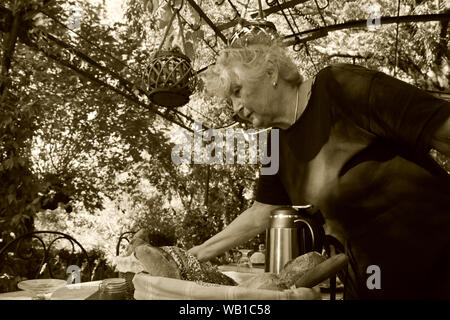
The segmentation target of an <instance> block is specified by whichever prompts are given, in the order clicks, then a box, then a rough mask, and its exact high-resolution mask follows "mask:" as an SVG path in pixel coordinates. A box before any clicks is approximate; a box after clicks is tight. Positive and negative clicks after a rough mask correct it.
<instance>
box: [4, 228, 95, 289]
mask: <svg viewBox="0 0 450 320" xmlns="http://www.w3.org/2000/svg"><path fill="white" fill-rule="evenodd" d="M46 235H54V237H53V238H52V239H46V238H45V236H46ZM64 239H65V240H67V241H69V243H70V246H71V248H72V251H71V253H70V255H71V256H74V255H75V248H76V247H78V248H79V249H81V253H82V259H81V260H79V261H77V263H78V265H75V264H74V265H70V266H68V268H67V269H66V270H65V272H66V276H67V278H66V279H69V276H70V277H72V278H71V280H72V281H73V280H76V279H75V278H74V277H75V276H76V274H74V272H75V273H76V272H77V271H81V272H82V273H79V274H78V275H79V280H80V281H83V280H82V279H85V280H87V281H90V280H91V277H92V267H91V261H90V259H89V255H88V253H87V252H86V250H85V249H84V248H83V246H82V245H81V244H80V243H79V242H78V241H77V240H76V239H74V238H73V237H72V236H70V235H68V234H65V233H62V232H58V231H34V232H30V233H27V234H24V235H22V236H20V237H18V238H16V239H14V240H12V241H11V242H9V243H7V244H6V245H5V246H3V247H2V248H1V249H0V271H1V270H3V271H5V270H7V271H10V272H12V273H13V274H16V275H19V276H21V277H22V276H23V277H26V278H29V279H31V278H35V279H37V278H39V277H42V275H43V274H44V271H45V270H46V269H47V270H48V275H49V276H50V278H56V277H55V274H54V268H55V266H53V265H52V261H51V259H52V258H55V257H54V256H56V254H55V253H54V251H52V250H51V249H52V247H53V246H54V245H55V243H56V242H57V241H59V240H64ZM46 243H47V244H48V245H46ZM39 247H40V248H41V250H39V249H38V248H39ZM33 259H34V260H37V261H39V263H38V264H35V266H32V263H33V262H32V260H33ZM58 259H59V256H58ZM27 262H28V263H27ZM83 262H85V263H86V264H85V266H84V268H83V265H81V264H82V263H83ZM24 263H27V268H26V270H20V267H21V265H22V266H23V264H24ZM30 265H31V268H30ZM86 271H87V274H86ZM24 273H25V274H24ZM58 277H59V278H62V277H63V276H62V275H61V274H60V275H59V276H58Z"/></svg>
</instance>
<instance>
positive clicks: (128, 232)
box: [116, 231, 136, 256]
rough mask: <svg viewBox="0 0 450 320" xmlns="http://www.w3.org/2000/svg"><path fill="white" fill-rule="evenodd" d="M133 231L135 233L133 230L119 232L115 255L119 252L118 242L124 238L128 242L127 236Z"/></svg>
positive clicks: (132, 233)
mask: <svg viewBox="0 0 450 320" xmlns="http://www.w3.org/2000/svg"><path fill="white" fill-rule="evenodd" d="M135 233H136V232H135V231H126V232H123V233H121V234H120V236H119V240H118V241H117V245H116V256H119V254H120V244H121V243H122V241H123V240H125V241H127V242H128V243H130V239H129V237H130V236H131V237H132V236H133V235H134V234H135Z"/></svg>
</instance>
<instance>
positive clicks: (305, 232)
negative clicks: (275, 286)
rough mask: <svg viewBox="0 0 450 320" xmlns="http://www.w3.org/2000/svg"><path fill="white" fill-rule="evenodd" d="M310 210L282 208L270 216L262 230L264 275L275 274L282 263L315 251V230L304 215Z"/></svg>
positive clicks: (304, 207) (306, 215)
mask: <svg viewBox="0 0 450 320" xmlns="http://www.w3.org/2000/svg"><path fill="white" fill-rule="evenodd" d="M311 207H312V206H310V205H308V206H296V209H294V208H293V207H282V208H278V209H275V210H273V211H272V212H271V215H270V226H269V228H268V229H267V230H266V266H265V271H266V272H272V273H276V274H278V273H279V272H280V271H281V269H282V268H283V266H284V265H285V264H286V262H288V261H289V260H292V259H294V258H296V257H298V256H300V255H302V254H304V253H306V252H309V251H311V250H314V248H315V247H317V244H316V242H317V240H318V239H316V234H317V232H316V230H317V227H316V226H314V222H313V221H312V220H311V219H310V218H309V217H308V213H306V210H308V209H309V208H311Z"/></svg>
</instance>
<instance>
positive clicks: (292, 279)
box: [129, 232, 326, 290]
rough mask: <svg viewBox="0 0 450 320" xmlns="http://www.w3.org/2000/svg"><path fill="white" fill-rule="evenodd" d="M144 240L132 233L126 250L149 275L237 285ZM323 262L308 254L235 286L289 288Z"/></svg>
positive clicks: (142, 235) (169, 248) (171, 249)
mask: <svg viewBox="0 0 450 320" xmlns="http://www.w3.org/2000/svg"><path fill="white" fill-rule="evenodd" d="M146 240H147V239H145V233H142V232H141V233H138V234H136V236H135V238H134V239H133V240H132V241H131V243H130V247H129V251H131V252H134V255H135V257H136V258H137V259H138V260H139V261H140V262H141V263H142V266H143V268H144V270H145V271H146V272H147V273H148V274H150V275H152V276H159V277H167V278H174V279H181V280H188V281H195V282H198V283H209V284H216V285H230V286H236V285H238V284H237V283H236V282H235V281H234V280H233V279H231V278H230V277H228V276H226V275H225V274H223V273H222V272H220V271H219V270H218V268H217V267H215V266H213V265H212V264H211V263H209V262H200V261H199V260H198V259H197V258H196V257H194V256H193V255H191V254H190V253H189V252H187V251H186V250H184V249H182V248H179V247H176V246H163V247H154V246H151V245H150V244H149V243H148V242H147V241H146ZM325 260H326V259H325V257H324V256H322V255H321V254H319V253H317V252H308V253H306V254H304V255H302V256H299V257H297V258H295V259H293V260H291V261H289V262H287V263H286V265H285V266H284V267H283V269H282V270H281V272H280V273H279V274H273V273H263V274H257V275H255V276H254V277H252V278H249V279H248V280H246V281H244V282H241V283H240V284H239V286H241V287H246V288H250V289H268V290H285V289H289V288H291V287H292V286H293V285H295V283H296V281H297V280H298V279H300V278H301V277H302V276H303V275H304V274H305V273H306V272H307V271H308V270H310V269H311V268H314V267H315V266H317V265H318V264H320V263H321V262H323V261H325Z"/></svg>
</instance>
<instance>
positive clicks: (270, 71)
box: [266, 60, 279, 87]
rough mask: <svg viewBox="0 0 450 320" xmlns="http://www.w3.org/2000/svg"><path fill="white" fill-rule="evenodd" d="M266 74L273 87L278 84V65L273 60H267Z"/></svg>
mask: <svg viewBox="0 0 450 320" xmlns="http://www.w3.org/2000/svg"><path fill="white" fill-rule="evenodd" d="M266 72H267V75H268V76H269V79H270V82H271V83H272V84H273V86H274V87H276V85H277V84H278V76H279V72H278V66H277V65H276V64H275V63H274V61H272V60H269V61H267V71H266Z"/></svg>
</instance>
